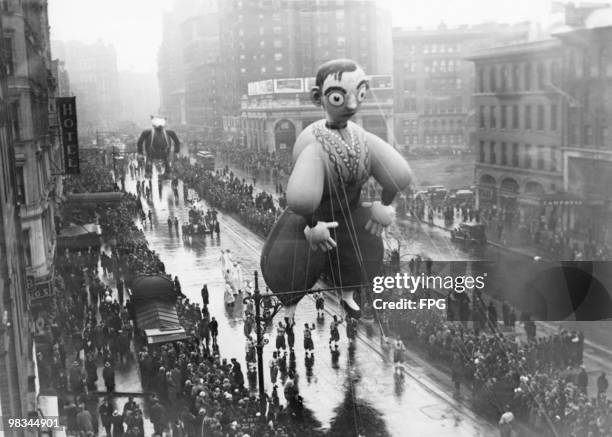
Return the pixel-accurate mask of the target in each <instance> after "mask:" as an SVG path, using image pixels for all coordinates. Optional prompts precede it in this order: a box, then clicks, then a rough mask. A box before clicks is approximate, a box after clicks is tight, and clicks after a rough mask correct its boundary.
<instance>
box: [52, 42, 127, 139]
mask: <svg viewBox="0 0 612 437" xmlns="http://www.w3.org/2000/svg"><path fill="white" fill-rule="evenodd" d="M53 53H54V56H56V57H57V58H59V59H61V60H63V61H64V62H65V65H66V69H67V70H68V73H69V74H70V87H71V91H72V93H73V94H74V96H76V100H77V112H78V117H79V118H78V121H79V133H80V134H92V133H95V132H96V131H98V130H112V129H114V128H115V127H116V125H117V122H118V121H119V116H120V114H121V100H120V95H119V73H118V71H117V53H116V51H115V48H114V47H113V46H112V45H107V44H104V43H103V42H101V41H98V42H96V43H84V42H80V41H54V42H53Z"/></svg>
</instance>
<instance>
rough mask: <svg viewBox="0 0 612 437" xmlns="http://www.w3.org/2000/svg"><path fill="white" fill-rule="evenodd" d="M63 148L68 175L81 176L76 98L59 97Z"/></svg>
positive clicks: (58, 104)
mask: <svg viewBox="0 0 612 437" xmlns="http://www.w3.org/2000/svg"><path fill="white" fill-rule="evenodd" d="M57 110H58V112H59V121H60V128H61V130H62V147H63V149H64V165H65V167H64V169H65V172H66V174H79V173H80V169H79V138H78V134H77V113H76V98H75V97H58V98H57Z"/></svg>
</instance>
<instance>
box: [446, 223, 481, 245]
mask: <svg viewBox="0 0 612 437" xmlns="http://www.w3.org/2000/svg"><path fill="white" fill-rule="evenodd" d="M451 239H452V240H453V241H462V242H464V243H470V244H486V242H487V235H486V234H485V225H484V224H482V223H460V224H459V225H458V226H456V227H455V228H454V229H453V230H451Z"/></svg>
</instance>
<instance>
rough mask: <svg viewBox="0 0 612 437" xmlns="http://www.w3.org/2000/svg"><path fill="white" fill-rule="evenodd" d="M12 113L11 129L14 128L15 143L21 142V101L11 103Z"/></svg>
mask: <svg viewBox="0 0 612 437" xmlns="http://www.w3.org/2000/svg"><path fill="white" fill-rule="evenodd" d="M10 112H11V128H12V133H13V141H19V140H21V129H20V123H19V119H20V117H19V112H20V111H19V101H18V100H16V101H14V102H11V106H10Z"/></svg>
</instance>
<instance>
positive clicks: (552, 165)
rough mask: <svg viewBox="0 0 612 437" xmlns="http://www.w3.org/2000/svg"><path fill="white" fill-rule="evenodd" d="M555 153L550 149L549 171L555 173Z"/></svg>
mask: <svg viewBox="0 0 612 437" xmlns="http://www.w3.org/2000/svg"><path fill="white" fill-rule="evenodd" d="M557 159H558V158H557V151H556V150H555V149H550V171H557V162H558V161H557Z"/></svg>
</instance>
